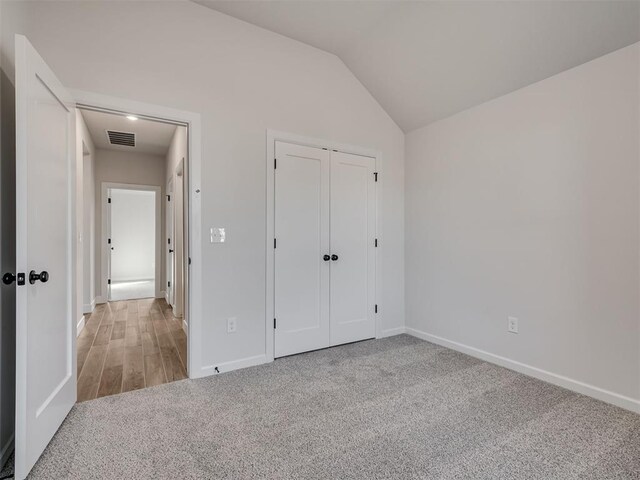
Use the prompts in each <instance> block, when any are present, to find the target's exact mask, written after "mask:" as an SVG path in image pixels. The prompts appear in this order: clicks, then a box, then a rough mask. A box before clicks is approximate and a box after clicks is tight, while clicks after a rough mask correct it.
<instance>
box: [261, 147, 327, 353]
mask: <svg viewBox="0 0 640 480" xmlns="http://www.w3.org/2000/svg"><path fill="white" fill-rule="evenodd" d="M275 152H276V169H275V241H276V242H277V243H276V248H275V250H274V252H275V257H274V275H275V278H274V294H275V299H274V307H275V318H276V320H275V322H276V323H275V352H274V353H275V357H282V356H285V355H291V354H294V353H300V352H306V351H309V350H316V349H319V348H325V347H328V346H329V271H330V264H331V261H330V260H324V255H327V254H328V253H329V152H328V151H327V150H323V149H320V148H312V147H303V146H299V145H292V144H288V143H283V142H276V147H275Z"/></svg>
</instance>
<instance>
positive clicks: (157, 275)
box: [100, 182, 164, 302]
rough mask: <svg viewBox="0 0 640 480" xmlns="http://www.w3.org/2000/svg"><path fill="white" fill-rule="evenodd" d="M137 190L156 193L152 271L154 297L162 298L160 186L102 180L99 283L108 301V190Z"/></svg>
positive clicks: (109, 226) (110, 214) (109, 231)
mask: <svg viewBox="0 0 640 480" xmlns="http://www.w3.org/2000/svg"><path fill="white" fill-rule="evenodd" d="M113 189H115V190H138V191H147V192H154V193H155V194H156V198H155V202H154V203H155V207H154V210H155V211H154V216H155V223H156V225H155V245H154V250H155V255H154V257H155V262H156V265H155V268H154V272H153V280H154V283H155V285H154V292H153V293H154V297H155V298H163V297H164V295H162V294H163V293H164V292H163V291H162V290H161V288H162V245H163V243H162V198H161V193H162V187H159V186H157V185H135V184H133V183H114V182H102V185H101V192H102V193H101V199H102V201H101V203H102V241H101V242H100V263H101V265H102V269H101V273H102V275H101V279H100V281H101V283H102V292H101V294H102V295H101V296H102V298H103V299H104V300H105V301H107V302H109V301H111V299H110V298H109V296H110V293H111V291H110V290H109V285H108V284H107V280H108V278H109V275H110V273H111V268H109V265H110V263H109V262H110V259H109V255H110V254H111V250H110V244H109V241H108V240H109V238H110V237H111V221H112V213H111V211H110V209H109V202H108V199H109V190H113Z"/></svg>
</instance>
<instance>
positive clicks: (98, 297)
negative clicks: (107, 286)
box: [96, 295, 107, 305]
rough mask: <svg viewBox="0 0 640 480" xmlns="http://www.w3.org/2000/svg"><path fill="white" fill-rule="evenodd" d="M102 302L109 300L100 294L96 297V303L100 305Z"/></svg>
mask: <svg viewBox="0 0 640 480" xmlns="http://www.w3.org/2000/svg"><path fill="white" fill-rule="evenodd" d="M102 303H107V301H106V300H105V299H104V297H103V296H102V295H98V296H97V297H96V305H100V304H102Z"/></svg>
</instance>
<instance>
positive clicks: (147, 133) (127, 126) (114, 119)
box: [82, 110, 176, 156]
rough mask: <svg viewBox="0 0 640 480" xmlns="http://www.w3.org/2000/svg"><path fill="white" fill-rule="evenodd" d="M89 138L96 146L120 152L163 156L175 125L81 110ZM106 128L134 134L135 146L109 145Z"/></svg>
mask: <svg viewBox="0 0 640 480" xmlns="http://www.w3.org/2000/svg"><path fill="white" fill-rule="evenodd" d="M82 117H83V118H84V121H85V123H86V124H87V128H88V129H89V134H90V135H91V140H93V143H94V145H95V146H96V148H102V149H105V150H116V151H120V152H136V153H148V154H152V155H162V156H165V155H166V154H167V151H168V150H169V145H170V144H171V139H172V138H173V134H174V132H175V131H176V126H175V125H171V124H168V123H161V122H154V121H151V120H144V119H138V120H129V119H127V118H126V117H125V116H122V115H114V114H111V113H104V112H94V111H91V110H82ZM107 130H116V131H118V132H127V133H135V134H136V146H135V147H125V146H123V145H111V144H110V143H109V139H108V137H107Z"/></svg>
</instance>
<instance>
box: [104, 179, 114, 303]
mask: <svg viewBox="0 0 640 480" xmlns="http://www.w3.org/2000/svg"><path fill="white" fill-rule="evenodd" d="M111 201H112V200H111V189H110V188H109V189H107V209H106V210H107V222H106V225H107V232H106V233H107V246H106V249H107V300H109V301H111V300H112V298H111V265H113V252H114V250H115V246H114V244H113V236H112V232H111Z"/></svg>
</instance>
